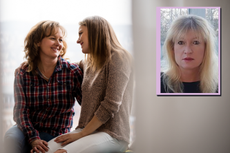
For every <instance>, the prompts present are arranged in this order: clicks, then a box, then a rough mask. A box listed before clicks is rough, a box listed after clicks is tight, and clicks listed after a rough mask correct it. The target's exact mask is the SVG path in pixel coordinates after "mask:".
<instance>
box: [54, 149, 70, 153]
mask: <svg viewBox="0 0 230 153" xmlns="http://www.w3.org/2000/svg"><path fill="white" fill-rule="evenodd" d="M54 153H67V152H66V150H64V149H58V150H57V151H55V152H54Z"/></svg>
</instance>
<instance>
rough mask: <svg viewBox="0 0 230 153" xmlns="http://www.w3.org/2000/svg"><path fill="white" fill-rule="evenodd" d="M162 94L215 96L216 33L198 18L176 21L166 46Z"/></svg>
mask: <svg viewBox="0 0 230 153" xmlns="http://www.w3.org/2000/svg"><path fill="white" fill-rule="evenodd" d="M163 61H164V62H162V67H161V68H162V73H161V93H215V92H217V91H218V57H217V51H216V46H215V32H214V30H213V28H212V27H211V25H210V24H209V22H208V21H207V20H205V19H204V18H202V17H199V16H195V15H187V16H181V17H179V18H177V19H176V20H175V21H173V23H172V25H171V27H170V29H169V30H168V32H167V37H166V40H165V42H164V60H163Z"/></svg>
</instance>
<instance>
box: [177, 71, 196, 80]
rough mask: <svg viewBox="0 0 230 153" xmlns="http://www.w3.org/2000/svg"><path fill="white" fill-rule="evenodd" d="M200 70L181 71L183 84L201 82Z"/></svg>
mask: <svg viewBox="0 0 230 153" xmlns="http://www.w3.org/2000/svg"><path fill="white" fill-rule="evenodd" d="M199 74H200V72H199V70H181V79H180V80H181V81H182V82H196V81H200V75H199Z"/></svg>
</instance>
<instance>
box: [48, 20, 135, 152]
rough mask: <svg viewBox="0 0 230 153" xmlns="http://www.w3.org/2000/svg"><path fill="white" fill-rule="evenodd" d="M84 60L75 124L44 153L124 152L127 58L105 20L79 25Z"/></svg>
mask: <svg viewBox="0 0 230 153" xmlns="http://www.w3.org/2000/svg"><path fill="white" fill-rule="evenodd" d="M77 43H79V44H80V45H81V48H82V52H83V53H84V54H86V59H85V60H84V61H81V62H80V67H82V68H83V72H84V79H83V82H82V103H81V114H80V119H79V124H78V126H77V128H76V129H75V130H74V131H72V132H70V133H69V134H64V135H62V136H59V137H58V138H56V139H53V140H51V141H49V142H48V145H49V152H48V153H54V152H55V153H64V152H67V153H91V152H92V153H105V152H106V153H109V152H116V153H117V152H124V151H125V150H126V148H127V146H128V144H129V141H130V126H129V117H130V113H131V105H132V95H133V70H132V58H131V55H130V54H129V53H128V52H127V51H126V50H125V49H124V48H123V47H122V46H121V45H120V43H119V41H118V39H117V37H116V35H115V33H114V31H113V28H112V27H111V25H110V24H109V23H108V21H107V20H105V19H103V18H101V17H98V16H93V17H88V18H86V19H85V20H83V21H82V22H80V28H79V39H78V40H77Z"/></svg>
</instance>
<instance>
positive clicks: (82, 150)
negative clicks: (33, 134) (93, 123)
mask: <svg viewBox="0 0 230 153" xmlns="http://www.w3.org/2000/svg"><path fill="white" fill-rule="evenodd" d="M81 130H82V129H77V130H74V131H72V132H71V133H76V132H80V131H81ZM48 146H49V148H50V150H49V152H48V153H51V152H55V151H56V150H58V149H65V150H66V151H67V152H68V153H88V152H94V153H96V152H100V153H103V152H106V153H108V152H113V151H116V152H119V151H121V152H122V151H124V150H125V149H126V146H127V144H126V143H125V142H123V141H118V140H117V139H115V138H113V137H111V136H110V135H109V134H107V133H105V132H95V133H93V134H90V135H88V136H85V137H83V138H81V139H79V140H77V141H74V142H72V143H70V144H68V145H65V146H61V145H60V143H56V142H54V139H53V140H51V141H49V142H48Z"/></svg>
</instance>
